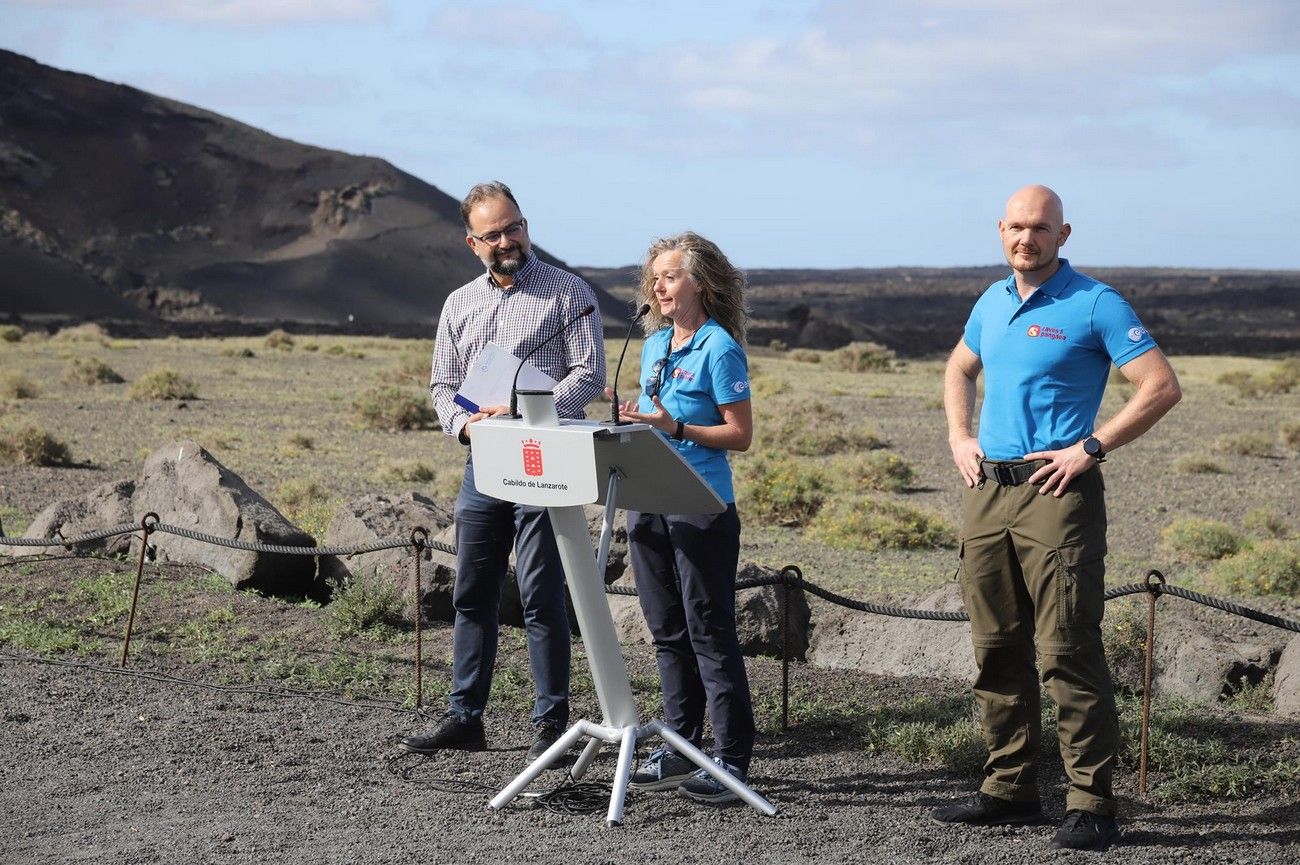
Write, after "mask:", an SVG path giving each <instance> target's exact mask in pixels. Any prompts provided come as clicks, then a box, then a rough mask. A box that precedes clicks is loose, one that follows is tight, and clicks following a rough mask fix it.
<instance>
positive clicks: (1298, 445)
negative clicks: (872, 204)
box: [1278, 423, 1300, 451]
mask: <svg viewBox="0 0 1300 865" xmlns="http://www.w3.org/2000/svg"><path fill="white" fill-rule="evenodd" d="M1278 435H1279V436H1281V438H1282V444H1284V445H1286V446H1287V447H1289V448H1290V449H1291V450H1293V451H1300V423H1284V424H1282V426H1281V428H1280V429H1279V430H1278Z"/></svg>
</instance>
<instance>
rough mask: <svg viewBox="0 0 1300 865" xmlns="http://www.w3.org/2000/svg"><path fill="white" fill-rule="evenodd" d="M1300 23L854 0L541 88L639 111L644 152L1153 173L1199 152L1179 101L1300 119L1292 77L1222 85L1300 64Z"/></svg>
mask: <svg viewBox="0 0 1300 865" xmlns="http://www.w3.org/2000/svg"><path fill="white" fill-rule="evenodd" d="M1297 32H1300V4H1296V3H1294V2H1291V0H1272V2H1269V0H1260V2H1255V3H1251V4H1246V5H1245V6H1241V5H1229V4H1223V3H1220V2H1214V3H1211V2H1207V0H1146V2H1144V3H1142V4H1137V5H1133V4H1131V3H1128V2H1124V3H1118V2H1113V0H1101V2H1094V3H1089V4H1075V5H1069V6H1066V5H1061V6H1059V7H1055V6H1054V7H1053V8H1052V9H1050V10H1049V9H1048V8H1047V6H1046V4H1042V3H1028V2H1018V0H911V2H902V3H891V4H862V3H859V2H850V0H844V2H830V3H826V4H824V5H822V6H821V7H819V8H818V9H817V10H816V11H815V12H814V13H813V14H812V15H811V16H810V18H809V19H808V21H807V23H806V24H805V26H803V27H802V28H801V29H799V30H798V31H796V32H793V33H790V34H789V35H776V36H764V37H751V38H746V39H742V40H735V41H730V42H727V41H723V40H719V39H714V40H711V41H710V40H708V39H700V38H697V39H696V41H692V42H684V41H683V42H676V43H670V44H668V45H661V46H659V47H657V48H655V49H653V50H646V51H644V52H633V53H630V54H626V53H615V52H613V51H608V50H606V51H601V50H591V51H589V52H586V53H585V54H584V55H583V57H582V58H580V60H579V62H578V63H576V64H572V65H571V66H570V68H554V67H552V68H549V69H544V70H541V71H540V72H539V73H538V74H537V75H535V76H534V77H532V78H531V79H530V81H529V83H528V86H529V87H530V89H531V92H532V93H533V95H534V96H535V97H537V98H539V99H541V100H545V101H549V102H552V103H556V104H559V105H562V106H564V107H566V108H567V109H568V110H570V111H572V112H573V113H575V114H578V113H581V114H589V113H591V112H592V109H596V110H602V111H607V112H611V113H616V114H618V115H622V118H623V119H621V120H620V121H618V122H617V123H612V124H611V128H612V129H613V128H614V127H617V126H623V127H630V128H633V129H640V130H641V131H642V132H643V133H645V135H644V137H637V136H629V137H635V138H636V141H635V145H636V146H639V147H643V148H651V149H653V148H656V147H660V148H662V149H663V150H664V151H665V152H671V151H676V152H677V153H691V154H701V153H713V152H717V151H718V150H719V149H722V150H726V149H734V150H736V151H744V152H749V153H754V152H765V151H766V152H772V151H775V150H780V151H789V150H796V151H797V150H801V149H804V148H805V147H806V148H808V149H810V150H815V149H819V148H820V149H823V150H827V151H830V152H838V153H840V154H841V155H844V154H849V155H851V156H852V157H853V158H855V159H857V160H860V161H865V162H882V161H884V160H895V159H902V160H905V161H922V160H925V159H930V158H936V157H939V156H942V157H943V158H944V159H945V161H948V162H951V161H959V162H968V161H970V159H971V158H972V157H973V158H975V159H976V161H977V162H978V163H980V164H997V163H998V162H999V161H1005V160H1006V159H1007V158H1008V151H1009V150H1011V149H1015V150H1016V151H1017V152H1018V153H1019V154H1020V155H1019V158H1030V159H1034V160H1062V161H1066V162H1069V163H1076V164H1087V163H1089V162H1091V163H1093V164H1105V165H1111V166H1114V165H1123V166H1129V167H1150V166H1151V165H1152V164H1177V163H1179V162H1180V161H1181V160H1182V159H1183V156H1182V154H1181V153H1180V148H1179V145H1178V139H1177V138H1176V137H1175V136H1173V135H1172V134H1171V133H1169V132H1166V131H1164V129H1163V121H1164V119H1166V117H1167V114H1168V112H1170V111H1173V112H1176V113H1177V114H1178V115H1179V116H1181V117H1183V118H1186V119H1190V120H1192V121H1196V122H1213V123H1220V124H1223V123H1231V122H1234V119H1236V120H1237V121H1240V122H1258V121H1259V120H1260V119H1261V118H1269V119H1270V120H1271V122H1272V123H1274V124H1275V125H1289V126H1291V127H1293V128H1300V113H1297V112H1296V111H1295V108H1294V106H1295V104H1296V98H1297V97H1296V94H1294V93H1287V92H1285V91H1284V90H1281V89H1279V86H1278V85H1277V84H1276V83H1273V82H1260V81H1250V80H1240V81H1235V82H1233V86H1232V88H1231V89H1230V91H1229V90H1225V89H1224V88H1223V87H1218V88H1207V87H1206V86H1205V85H1206V83H1207V82H1208V81H1209V79H1211V78H1212V77H1213V76H1215V75H1216V74H1217V73H1219V72H1221V71H1222V70H1223V69H1225V68H1228V67H1231V66H1232V65H1233V64H1238V63H1242V62H1244V61H1247V60H1257V59H1258V58H1261V57H1262V58H1265V59H1267V58H1270V57H1273V58H1277V57H1284V56H1290V57H1296V56H1298V55H1297V47H1296V43H1295V39H1294V37H1295V34H1296V33H1297ZM1291 86H1294V85H1291ZM629 115H630V116H631V120H630V121H629ZM637 121H640V122H637ZM660 127H662V132H663V134H662V135H656V134H653V133H654V132H658V131H660ZM613 134H615V135H617V134H618V133H617V132H616V131H615V132H614V133H613ZM954 154H956V155H954Z"/></svg>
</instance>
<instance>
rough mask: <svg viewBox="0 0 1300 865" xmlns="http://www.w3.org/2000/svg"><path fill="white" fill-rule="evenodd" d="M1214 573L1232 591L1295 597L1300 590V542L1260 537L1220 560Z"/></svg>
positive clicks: (1221, 584) (1217, 581)
mask: <svg viewBox="0 0 1300 865" xmlns="http://www.w3.org/2000/svg"><path fill="white" fill-rule="evenodd" d="M1212 576H1213V579H1214V581H1215V582H1216V583H1218V585H1220V586H1222V587H1223V588H1224V589H1225V590H1226V591H1228V592H1231V593H1232V594H1237V595H1282V596H1284V597H1295V596H1296V595H1297V594H1300V543H1298V542H1296V541H1284V540H1278V539H1269V540H1265V541H1260V542H1258V543H1256V544H1254V545H1253V546H1251V547H1249V548H1247V549H1245V550H1242V551H1241V552H1239V553H1237V554H1236V555H1235V556H1232V557H1230V558H1226V559H1223V560H1222V561H1220V562H1217V563H1216V564H1215V566H1214V571H1213V574H1212Z"/></svg>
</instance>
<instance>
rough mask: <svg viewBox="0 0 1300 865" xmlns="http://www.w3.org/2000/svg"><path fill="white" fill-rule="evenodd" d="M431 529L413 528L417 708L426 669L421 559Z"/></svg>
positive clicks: (422, 694)
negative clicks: (421, 608) (421, 593)
mask: <svg viewBox="0 0 1300 865" xmlns="http://www.w3.org/2000/svg"><path fill="white" fill-rule="evenodd" d="M428 540H429V530H428V529H426V528H425V527H424V526H416V527H415V528H413V529H411V547H412V551H413V553H414V555H413V556H412V560H413V561H414V562H415V580H414V583H415V588H414V590H413V591H414V593H415V597H414V602H415V708H416V709H419V708H420V707H421V706H422V705H424V682H423V679H422V678H421V676H422V674H423V670H424V642H423V632H424V627H423V618H422V616H421V610H420V606H421V602H422V600H423V599H422V598H421V595H420V559H421V558H422V557H423V556H424V550H425V548H426V547H427V546H428Z"/></svg>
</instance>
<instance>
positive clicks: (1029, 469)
mask: <svg viewBox="0 0 1300 865" xmlns="http://www.w3.org/2000/svg"><path fill="white" fill-rule="evenodd" d="M1041 467H1042V465H1041V463H1039V462H1037V461H1034V462H1023V461H1017V462H1005V463H1004V462H997V461H995V460H980V473H981V474H983V475H984V477H986V478H988V479H989V480H991V481H993V482H994V483H996V484H997V485H998V486H1003V487H1018V486H1020V485H1021V484H1023V483H1024V482H1025V481H1027V480H1029V478H1030V476H1031V475H1033V473H1034V472H1036V471H1038V470H1039V468H1041Z"/></svg>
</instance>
